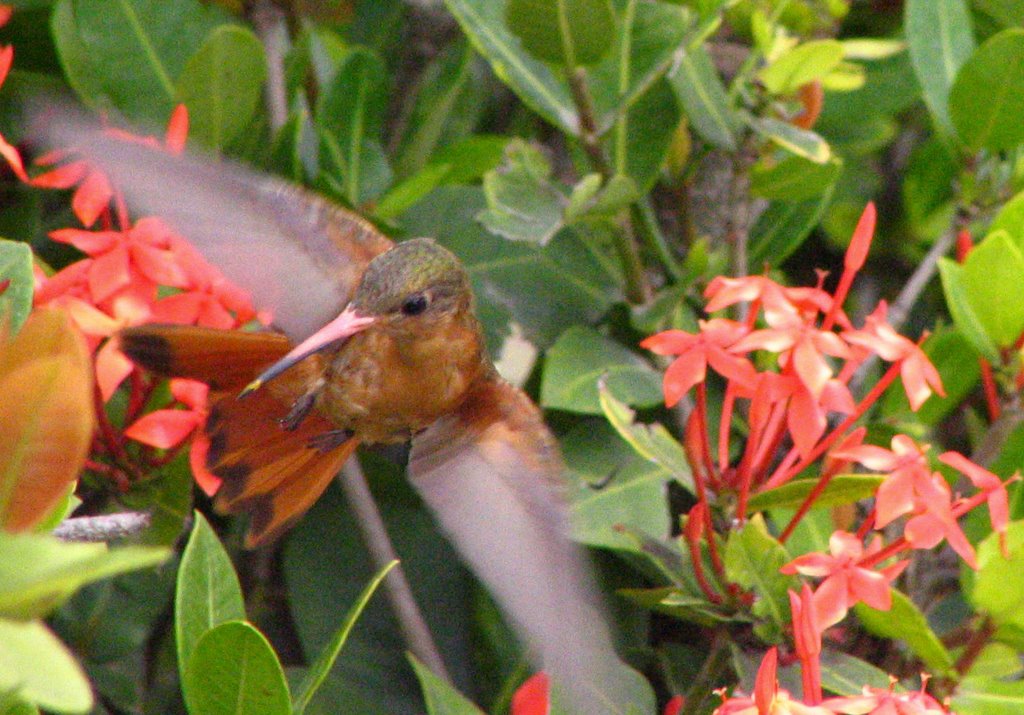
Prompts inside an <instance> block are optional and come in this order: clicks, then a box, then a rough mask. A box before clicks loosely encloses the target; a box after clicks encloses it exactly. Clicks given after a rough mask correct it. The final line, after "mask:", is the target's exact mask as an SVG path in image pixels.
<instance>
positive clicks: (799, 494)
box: [747, 474, 885, 511]
mask: <svg viewBox="0 0 1024 715" xmlns="http://www.w3.org/2000/svg"><path fill="white" fill-rule="evenodd" d="M883 481H885V477H881V476H877V475H874V474H838V475H836V476H834V477H832V479H831V481H829V483H828V486H826V487H825V490H824V491H823V492H822V493H821V495H820V496H819V497H818V498H817V500H816V501H815V502H814V506H815V508H822V507H833V506H839V505H840V504H852V503H854V502H857V501H860V500H861V499H867V498H868V497H871V496H873V495H874V493H875V491H876V490H877V489H878V487H879V486H881V484H882V482H883ZM817 484H818V480H817V479H794V480H793V481H791V482H787V483H786V484H783V485H782V486H781V487H776V488H775V489H769V490H768V491H766V492H759V493H757V494H754V495H753V496H751V497H750V501H748V502H747V508H748V509H749V510H750V511H765V510H768V509H779V508H782V509H796V508H798V507H799V506H800V505H801V504H803V503H804V500H805V499H806V498H807V497H808V495H810V493H811V491H812V490H813V489H814V488H815V487H816V486H817Z"/></svg>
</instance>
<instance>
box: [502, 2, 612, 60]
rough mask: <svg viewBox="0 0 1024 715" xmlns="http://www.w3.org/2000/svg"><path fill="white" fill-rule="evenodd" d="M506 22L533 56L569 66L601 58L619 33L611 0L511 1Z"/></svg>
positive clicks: (506, 7) (507, 7)
mask: <svg viewBox="0 0 1024 715" xmlns="http://www.w3.org/2000/svg"><path fill="white" fill-rule="evenodd" d="M505 22H506V24H507V25H508V29H509V30H511V31H512V33H513V34H514V35H516V36H517V37H518V38H519V39H520V40H521V41H522V43H523V48H524V49H525V50H526V51H527V52H529V53H530V54H531V55H533V56H534V57H536V58H537V59H540V60H544V61H545V62H553V63H555V64H560V65H564V66H566V67H569V68H572V67H576V66H577V65H591V64H594V63H595V62H597V61H598V60H600V59H601V58H602V57H603V56H604V55H605V53H606V52H608V50H609V48H610V47H611V43H610V42H609V41H608V40H609V38H610V37H613V36H614V35H615V15H614V13H613V12H612V6H611V3H610V2H609V0H508V4H507V5H506V6H505Z"/></svg>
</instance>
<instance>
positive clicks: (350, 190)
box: [314, 48, 389, 206]
mask: <svg viewBox="0 0 1024 715" xmlns="http://www.w3.org/2000/svg"><path fill="white" fill-rule="evenodd" d="M386 79H387V71H386V69H385V67H384V62H383V61H382V60H381V59H380V57H378V56H377V55H376V54H375V53H373V52H371V51H369V50H366V49H362V48H356V49H353V50H351V51H350V52H349V53H348V54H347V55H346V56H345V59H344V61H343V62H342V64H341V66H340V67H339V68H338V70H337V72H336V73H335V74H334V78H333V79H332V80H331V83H330V84H329V85H328V86H327V87H326V88H325V89H324V92H323V94H321V95H320V98H319V101H318V102H317V105H316V110H315V112H314V117H315V120H316V124H317V126H318V127H319V128H320V129H321V130H322V131H323V134H322V137H323V138H324V139H325V141H326V142H327V144H328V147H329V151H330V152H331V154H332V156H331V157H330V161H328V162H327V163H328V165H331V164H332V163H333V164H334V165H336V168H337V170H338V172H339V173H340V178H341V181H342V186H341V193H342V196H343V197H344V199H345V200H346V201H347V202H348V203H349V204H351V205H353V206H358V205H359V204H361V203H364V202H365V201H368V200H371V199H373V198H376V196H377V195H379V192H380V190H382V189H383V185H386V183H389V179H386V180H384V181H383V182H382V181H381V180H380V176H379V175H380V172H381V171H382V170H383V171H385V172H386V171H387V168H386V163H385V162H384V158H383V153H382V151H381V150H380V148H379V144H378V143H377V142H378V141H379V138H380V132H381V126H382V124H383V121H384V112H385V110H386V109H387V102H388V95H387V88H386Z"/></svg>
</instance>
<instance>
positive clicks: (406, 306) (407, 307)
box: [402, 293, 430, 315]
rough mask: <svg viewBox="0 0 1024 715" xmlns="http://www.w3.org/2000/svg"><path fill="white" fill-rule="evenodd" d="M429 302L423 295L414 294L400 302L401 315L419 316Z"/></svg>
mask: <svg viewBox="0 0 1024 715" xmlns="http://www.w3.org/2000/svg"><path fill="white" fill-rule="evenodd" d="M429 302H430V301H428V300H427V296H426V295H425V294H423V293H414V294H413V295H411V296H409V297H408V298H406V299H405V300H404V301H402V314H403V315H419V314H420V313H422V312H423V311H424V310H426V309H427V305H428V304H429Z"/></svg>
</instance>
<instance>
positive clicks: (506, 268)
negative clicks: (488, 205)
mask: <svg viewBox="0 0 1024 715" xmlns="http://www.w3.org/2000/svg"><path fill="white" fill-rule="evenodd" d="M483 208H484V199H483V193H482V192H481V191H480V189H477V188H473V187H462V186H458V187H456V186H442V187H440V188H439V189H437V190H436V191H434V192H433V193H432V194H431V195H430V196H429V197H427V198H426V199H425V200H423V201H420V202H419V203H417V204H416V205H415V206H414V207H412V208H411V209H410V210H409V211H408V212H406V214H405V215H404V216H403V223H404V227H405V229H406V230H407V231H408V232H409V234H410V235H413V236H435V237H437V240H438V241H440V242H441V243H443V244H444V245H445V246H446V247H448V248H449V249H451V250H452V251H453V252H454V253H455V254H456V255H457V256H458V257H459V258H460V259H461V260H462V263H463V265H465V266H466V269H467V270H468V271H469V275H470V278H471V279H472V281H473V290H474V293H475V294H476V299H477V309H478V313H479V314H480V316H481V319H482V321H483V323H484V328H485V331H486V332H487V334H488V345H489V346H490V347H491V350H492V354H497V350H498V349H499V348H500V346H501V340H502V338H503V336H504V335H505V334H507V330H508V322H509V320H510V319H512V320H515V321H516V322H517V323H518V324H519V326H520V327H521V329H522V331H523V334H524V335H525V336H526V338H527V339H528V340H530V341H531V342H533V343H534V344H536V345H537V346H538V347H540V348H545V347H547V346H548V345H551V344H552V343H553V342H554V341H555V339H556V338H557V337H558V336H559V334H560V333H561V332H562V331H563V330H564V329H565V326H566V325H574V324H577V323H591V322H593V321H595V320H597V318H599V317H600V316H601V315H603V314H604V313H605V311H607V310H608V308H609V307H610V306H611V304H612V302H613V301H614V300H616V299H617V298H618V297H619V296H621V288H620V286H621V278H620V277H619V275H618V274H617V272H616V270H617V266H615V265H613V264H610V263H608V262H607V260H606V257H607V256H609V255H612V253H611V252H612V251H614V248H613V247H612V244H611V236H610V235H608V234H607V233H605V232H602V230H603V229H602V227H601V226H582V225H577V226H573V227H570V228H569V229H563V230H562V231H560V232H559V233H558V234H557V235H556V236H555V237H554V238H553V239H552V240H551V242H550V243H549V244H548V245H547V246H544V247H543V248H540V247H538V246H535V245H533V244H528V243H526V242H524V241H507V240H505V239H502V238H500V237H498V236H494V235H493V234H491V233H489V232H488V231H486V230H485V229H484V228H483V227H482V226H481V225H480V224H479V223H478V222H477V221H476V216H477V215H479V213H480V211H481V210H482V209H483Z"/></svg>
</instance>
